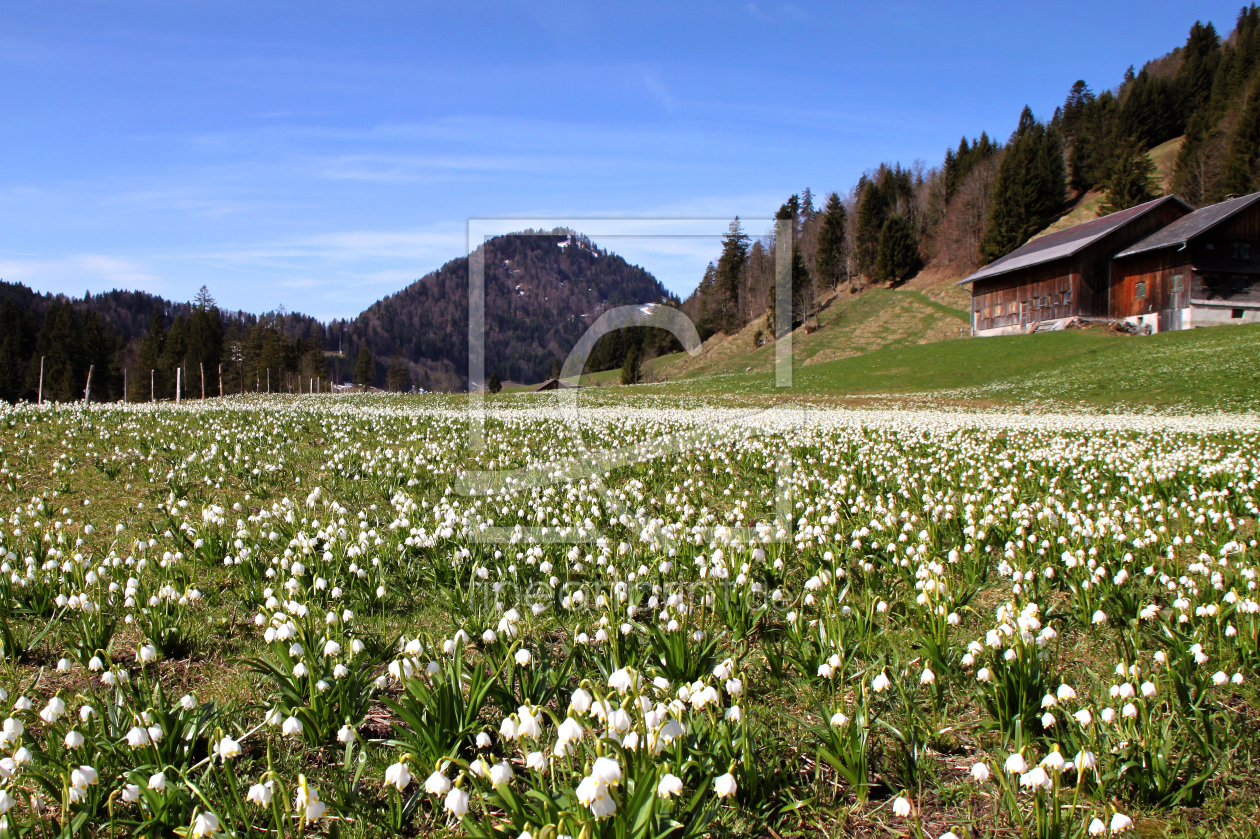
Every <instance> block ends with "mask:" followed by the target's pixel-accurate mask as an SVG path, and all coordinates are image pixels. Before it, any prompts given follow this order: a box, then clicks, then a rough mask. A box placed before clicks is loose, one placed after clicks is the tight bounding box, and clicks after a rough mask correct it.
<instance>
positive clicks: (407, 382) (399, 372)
mask: <svg viewBox="0 0 1260 839" xmlns="http://www.w3.org/2000/svg"><path fill="white" fill-rule="evenodd" d="M498 375H499V374H498V371H495V376H498ZM494 383H495V380H494V379H491V381H490V386H491V391H490V392H491V393H498V391H496V390H494V389H493V387H494ZM385 386H386V387H387V388H388V389H389V390H391V391H393V392H394V393H406V392H407V391H409V390H411V369H410V368H409V367H407V359H405V358H403V354H402V350H394V355H393V357H391V358H390V360H389V369H388V370H386V371H385ZM500 389H502V386H501V385H500Z"/></svg>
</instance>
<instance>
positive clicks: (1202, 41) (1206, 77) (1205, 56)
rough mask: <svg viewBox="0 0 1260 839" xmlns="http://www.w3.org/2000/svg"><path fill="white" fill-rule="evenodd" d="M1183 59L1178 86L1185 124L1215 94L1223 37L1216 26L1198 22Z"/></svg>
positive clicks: (1188, 38)
mask: <svg viewBox="0 0 1260 839" xmlns="http://www.w3.org/2000/svg"><path fill="white" fill-rule="evenodd" d="M1181 59H1182V60H1181V67H1180V68H1178V70H1177V77H1176V80H1175V85H1176V88H1177V98H1178V102H1177V105H1178V108H1179V109H1180V112H1181V113H1180V117H1181V121H1182V122H1183V123H1184V122H1185V121H1186V120H1188V119H1190V117H1191V116H1192V115H1193V114H1194V112H1195V111H1197V110H1199V109H1200V108H1202V107H1203V106H1204V105H1206V104H1207V102H1208V99H1209V97H1211V95H1212V83H1213V81H1214V80H1215V79H1216V72H1217V70H1218V69H1219V67H1220V64H1221V36H1220V35H1218V34H1217V33H1216V27H1215V26H1213V25H1212V24H1211V23H1207V24H1204V23H1201V22H1200V21H1195V22H1194V26H1192V27H1191V28H1190V35H1189V37H1187V38H1186V45H1185V47H1183V48H1182V50H1181Z"/></svg>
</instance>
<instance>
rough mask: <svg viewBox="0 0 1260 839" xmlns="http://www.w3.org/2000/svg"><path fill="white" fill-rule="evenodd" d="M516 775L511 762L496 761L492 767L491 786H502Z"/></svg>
mask: <svg viewBox="0 0 1260 839" xmlns="http://www.w3.org/2000/svg"><path fill="white" fill-rule="evenodd" d="M515 775H516V773H515V772H513V771H512V766H511V764H509V763H508V762H507V761H506V760H505V761H502V762H500V763H496V764H495V765H494V766H491V767H490V786H492V787H501V786H503V785H504V784H506V783H508V782H510V781H511V780H512V778H513V777H514V776H515Z"/></svg>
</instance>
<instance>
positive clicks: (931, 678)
mask: <svg viewBox="0 0 1260 839" xmlns="http://www.w3.org/2000/svg"><path fill="white" fill-rule="evenodd" d="M935 681H936V674H935V673H933V672H932V671H931V670H930V669H928V668H926V667H924V668H923V674H922V675H920V676H919V684H921V685H930V684H932V683H933V682H935Z"/></svg>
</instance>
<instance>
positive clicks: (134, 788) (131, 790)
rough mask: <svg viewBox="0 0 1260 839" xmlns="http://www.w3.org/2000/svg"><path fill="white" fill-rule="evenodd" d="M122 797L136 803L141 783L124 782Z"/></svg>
mask: <svg viewBox="0 0 1260 839" xmlns="http://www.w3.org/2000/svg"><path fill="white" fill-rule="evenodd" d="M121 797H122V800H123V803H124V804H134V803H135V802H137V801H139V800H140V786H139V784H124V785H123V788H122V796H121ZM7 809H8V808H3V809H0V812H4V810H7Z"/></svg>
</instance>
